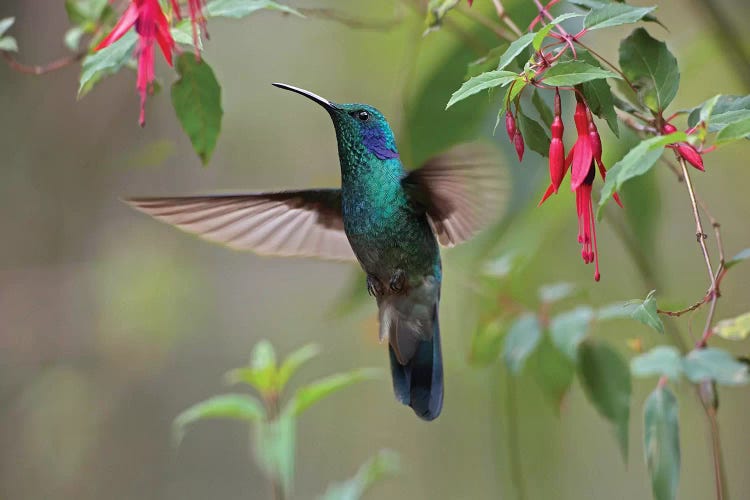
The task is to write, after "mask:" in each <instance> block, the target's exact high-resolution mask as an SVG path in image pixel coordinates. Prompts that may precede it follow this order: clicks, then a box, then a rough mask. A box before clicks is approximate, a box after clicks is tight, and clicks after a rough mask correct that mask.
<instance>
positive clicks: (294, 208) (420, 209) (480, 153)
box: [128, 83, 500, 420]
mask: <svg viewBox="0 0 750 500" xmlns="http://www.w3.org/2000/svg"><path fill="white" fill-rule="evenodd" d="M273 85H274V86H276V87H279V88H282V89H286V90H290V91H292V92H296V93H298V94H301V95H303V96H305V97H307V98H308V99H311V100H312V101H315V102H316V103H318V104H319V105H321V106H322V107H323V108H324V109H325V110H326V111H327V112H328V114H329V115H330V117H331V119H332V121H333V125H334V128H335V130H336V138H337V140H338V154H339V162H340V165H341V188H340V189H308V190H294V191H282V192H270V193H253V194H239V195H215V196H188V197H167V198H161V197H160V198H136V199H131V200H128V202H129V203H131V204H132V205H133V206H134V207H135V208H137V209H138V210H141V211H143V212H145V213H147V214H149V215H151V216H153V217H155V218H157V219H160V220H162V221H165V222H168V223H170V224H173V225H175V226H177V227H178V228H181V229H183V230H186V231H188V232H191V233H196V234H198V235H200V236H201V237H203V238H205V239H208V240H211V241H215V242H220V243H224V244H226V245H228V246H230V247H232V248H236V249H244V250H253V251H255V252H257V253H261V254H274V255H285V256H314V257H320V258H328V259H338V260H352V261H357V262H359V264H360V266H361V267H362V269H363V270H364V271H365V273H366V274H367V290H368V292H369V293H370V294H371V295H373V296H374V297H375V299H376V301H377V305H378V310H379V315H378V316H379V321H380V339H381V341H383V340H386V339H387V341H388V344H389V353H390V364H391V375H392V378H393V390H394V392H395V395H396V398H397V399H398V400H399V401H400V402H401V403H403V404H405V405H409V406H411V408H412V409H413V410H414V412H415V413H416V414H417V415H418V416H419V417H421V418H422V419H425V420H433V419H435V418H436V417H437V416H438V415H440V411H441V409H442V406H443V360H442V354H441V350H440V327H439V324H438V305H439V302H440V285H441V282H442V278H443V274H442V266H441V261H440V250H439V245H438V242H439V243H441V244H443V245H446V246H452V245H455V244H456V243H459V242H462V241H464V240H466V239H468V238H469V237H470V236H472V235H473V234H474V233H475V232H477V231H478V230H479V229H480V228H481V227H482V226H483V225H484V224H485V223H486V222H487V221H488V220H489V217H488V216H491V213H490V211H489V208H490V207H491V206H492V205H493V202H494V201H495V200H497V199H499V197H498V196H497V194H498V188H499V187H500V186H499V183H498V182H497V181H498V180H499V177H498V176H499V174H500V169H499V167H498V165H497V162H496V161H493V159H492V158H493V156H496V155H492V154H491V153H489V152H488V151H489V148H487V149H482V148H481V147H480V146H479V145H473V146H468V147H464V148H459V149H458V150H454V151H449V152H448V153H444V154H442V155H439V156H436V157H434V158H432V159H430V160H429V161H427V162H426V163H425V164H424V165H423V166H422V167H421V168H419V169H416V170H413V171H411V172H407V171H406V170H405V169H404V167H403V165H402V163H401V160H400V158H399V153H398V149H397V148H396V142H395V140H394V137H393V132H392V131H391V128H390V126H389V125H388V122H387V120H386V119H385V117H384V116H383V115H382V114H381V113H380V112H379V111H378V110H377V109H375V108H373V107H372V106H369V105H366V104H337V103H333V102H331V101H329V100H327V99H324V98H323V97H320V96H319V95H316V94H314V93H312V92H309V91H307V90H303V89H300V88H297V87H293V86H291V85H287V84H283V83H274V84H273Z"/></svg>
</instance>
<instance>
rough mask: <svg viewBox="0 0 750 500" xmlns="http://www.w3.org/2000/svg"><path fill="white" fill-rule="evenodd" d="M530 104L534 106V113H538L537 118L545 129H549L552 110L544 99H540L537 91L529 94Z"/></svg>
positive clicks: (552, 116)
mask: <svg viewBox="0 0 750 500" xmlns="http://www.w3.org/2000/svg"><path fill="white" fill-rule="evenodd" d="M531 103H532V104H533V105H534V108H536V112H537V113H539V117H540V118H541V119H542V123H544V125H545V128H547V129H549V127H550V126H551V125H552V119H553V118H554V115H553V113H552V109H550V107H549V105H548V104H547V103H546V102H545V101H544V99H542V96H541V94H540V93H539V89H534V92H533V93H532V94H531Z"/></svg>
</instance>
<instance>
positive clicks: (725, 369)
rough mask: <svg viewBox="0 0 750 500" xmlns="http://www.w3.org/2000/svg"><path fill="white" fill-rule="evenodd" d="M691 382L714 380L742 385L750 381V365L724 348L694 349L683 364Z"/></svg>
mask: <svg viewBox="0 0 750 500" xmlns="http://www.w3.org/2000/svg"><path fill="white" fill-rule="evenodd" d="M682 369H683V372H684V373H685V376H686V377H687V378H688V379H690V381H691V382H695V383H697V382H702V381H704V380H714V381H716V383H718V384H724V385H741V384H747V383H748V382H750V374H748V365H746V364H745V363H742V362H740V361H737V360H736V359H735V358H734V357H733V356H732V355H731V354H729V353H728V352H727V351H725V350H723V349H717V348H715V347H707V348H705V349H694V350H692V351H690V352H689V353H688V354H687V356H685V358H684V360H683V365H682Z"/></svg>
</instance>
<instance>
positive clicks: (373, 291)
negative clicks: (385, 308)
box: [367, 274, 383, 297]
mask: <svg viewBox="0 0 750 500" xmlns="http://www.w3.org/2000/svg"><path fill="white" fill-rule="evenodd" d="M367 293H368V294H370V295H372V296H373V297H380V296H382V295H383V283H381V282H380V280H379V279H378V277H377V276H375V275H374V274H368V275H367Z"/></svg>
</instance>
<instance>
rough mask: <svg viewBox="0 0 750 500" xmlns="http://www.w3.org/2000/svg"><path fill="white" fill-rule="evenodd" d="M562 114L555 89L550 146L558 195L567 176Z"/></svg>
mask: <svg viewBox="0 0 750 500" xmlns="http://www.w3.org/2000/svg"><path fill="white" fill-rule="evenodd" d="M560 114H561V105H560V91H559V90H557V89H555V117H554V118H553V119H552V125H551V126H550V130H551V131H552V140H551V141H550V144H549V176H550V180H551V182H552V188H553V190H554V192H555V193H557V189H558V188H559V187H560V184H561V183H562V180H563V177H564V176H565V145H564V144H563V140H562V137H563V132H564V131H565V126H564V125H563V121H562V118H561V116H560Z"/></svg>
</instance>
